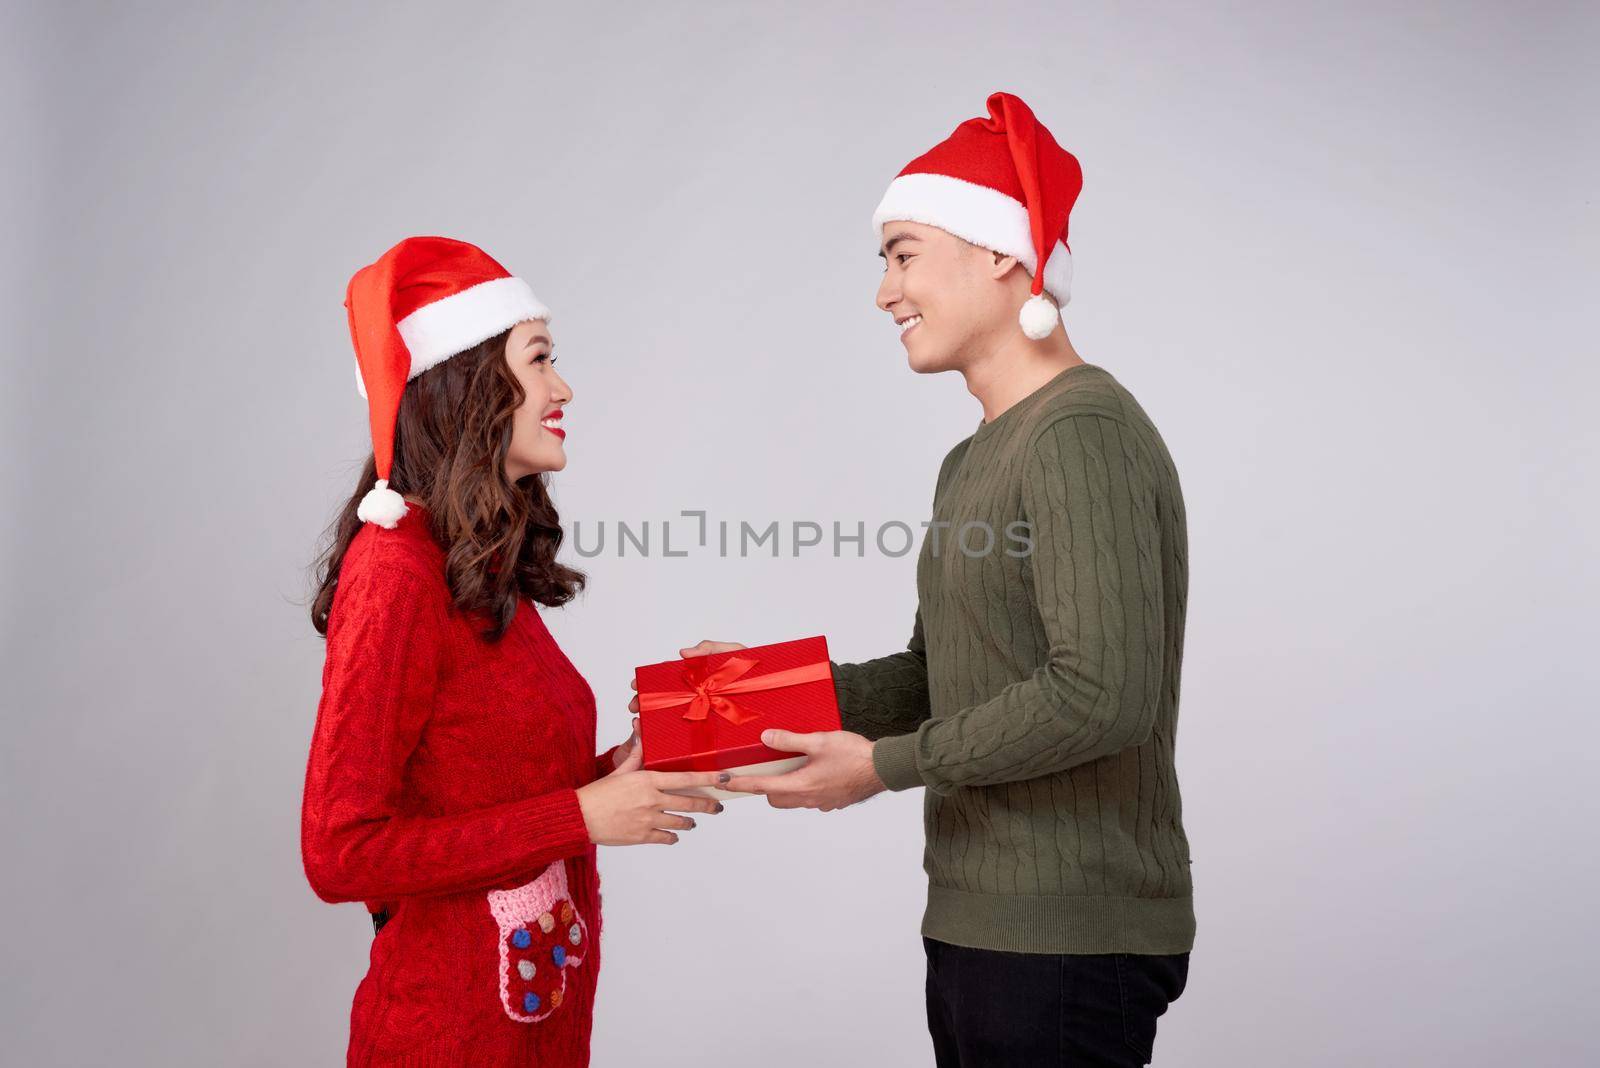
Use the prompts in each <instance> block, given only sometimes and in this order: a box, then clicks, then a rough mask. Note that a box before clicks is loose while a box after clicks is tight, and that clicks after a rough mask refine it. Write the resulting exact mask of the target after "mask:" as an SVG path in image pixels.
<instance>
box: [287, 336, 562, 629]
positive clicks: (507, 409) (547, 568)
mask: <svg viewBox="0 0 1600 1068" xmlns="http://www.w3.org/2000/svg"><path fill="white" fill-rule="evenodd" d="M505 347H506V334H505V333H501V334H499V335H497V336H495V337H492V338H490V339H489V340H487V341H485V342H483V343H482V344H480V345H476V346H474V347H473V348H470V349H468V350H467V351H466V352H463V353H460V354H459V355H456V356H452V357H451V358H450V359H448V360H445V361H444V362H443V363H440V364H438V365H436V366H434V367H432V368H429V369H428V370H427V371H424V372H423V373H422V374H420V375H418V376H417V377H416V378H414V379H412V380H411V381H410V382H409V383H407V384H406V388H405V392H404V393H402V394H401V396H400V416H399V419H398V420H397V421H396V425H395V436H394V466H393V469H392V470H391V471H390V473H389V488H390V489H392V490H394V491H395V492H397V493H399V494H401V495H403V496H406V497H412V498H415V499H417V500H420V501H422V502H423V503H424V504H425V505H426V506H427V509H428V514H429V516H430V517H431V519H432V524H433V536H434V538H435V539H437V540H438V542H439V544H441V545H443V546H444V547H445V578H446V581H447V582H448V583H449V585H450V595H451V597H452V599H453V600H454V602H455V605H456V607H457V608H458V609H460V610H461V611H463V612H466V613H471V614H474V615H477V616H480V617H482V618H483V619H484V620H486V621H487V625H486V626H485V628H484V630H483V632H482V633H483V636H484V637H485V638H487V639H488V640H489V641H498V640H499V639H500V637H501V636H502V635H503V634H504V633H505V631H506V628H507V627H508V626H510V625H511V620H512V617H513V616H515V615H516V612H517V601H518V599H519V598H521V597H530V598H532V599H533V600H534V601H536V602H538V603H539V604H542V605H548V606H551V607H555V606H557V605H563V604H566V603H567V602H568V601H570V600H572V598H573V597H574V596H576V594H577V592H578V591H579V590H581V589H582V588H583V584H584V576H583V573H582V572H580V571H576V570H574V569H573V568H570V567H567V566H565V565H564V564H558V563H556V551H557V550H558V549H560V547H561V539H562V532H561V523H560V517H559V516H558V515H557V514H556V509H555V505H554V504H553V503H551V500H550V494H549V491H548V489H547V488H546V485H545V481H546V476H545V475H542V474H539V475H528V476H527V477H525V478H522V479H519V480H518V481H517V482H515V483H513V482H511V481H510V480H509V479H507V478H506V474H505V460H506V451H507V449H509V448H510V447H511V425H512V415H513V413H515V412H516V410H517V409H518V408H519V407H521V406H522V402H523V399H524V397H525V396H526V394H524V393H523V390H522V384H521V383H520V382H518V381H517V379H516V376H515V375H514V374H512V372H511V368H510V367H508V366H506V360H505ZM376 478H377V470H376V467H375V465H374V463H373V459H372V457H371V456H370V455H369V456H368V457H367V462H366V464H365V465H364V466H363V468H362V470H361V477H360V479H359V480H358V481H357V482H356V490H355V493H354V494H352V495H351V497H350V499H349V501H347V502H346V503H345V506H344V508H343V510H341V511H340V513H339V518H338V519H336V520H335V521H334V523H333V524H332V525H331V526H330V527H329V528H328V530H327V533H326V535H325V538H326V547H325V548H324V549H323V551H322V552H321V554H320V555H319V556H318V557H317V560H316V563H315V564H314V565H313V568H314V575H315V584H316V596H315V598H314V599H313V600H312V603H311V625H312V626H313V627H315V628H316V629H317V633H318V634H322V635H326V634H327V633H328V613H329V611H330V610H331V609H332V608H333V594H334V591H335V590H336V589H337V588H338V585H339V567H340V565H341V564H342V563H344V554H345V552H346V551H348V550H349V548H350V542H351V541H352V540H353V539H354V538H355V536H356V533H357V532H358V531H360V529H361V527H362V521H361V519H360V517H359V516H357V515H356V508H357V506H358V505H360V503H361V498H362V497H363V496H364V495H365V494H366V492H367V490H369V489H371V488H372V484H373V481H374V480H375V479H376ZM506 560H510V561H512V564H511V566H510V567H505V566H502V562H503V561H506Z"/></svg>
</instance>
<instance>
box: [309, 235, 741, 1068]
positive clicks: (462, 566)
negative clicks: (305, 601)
mask: <svg viewBox="0 0 1600 1068" xmlns="http://www.w3.org/2000/svg"><path fill="white" fill-rule="evenodd" d="M346 306H347V308H348V310H349V316H350V330H351V337H352V340H353V341H354V343H355V349H356V362H357V366H358V384H359V385H360V387H361V390H362V393H363V395H364V396H366V397H367V400H368V405H369V409H370V415H371V429H372V444H373V455H372V458H371V459H370V460H369V461H368V462H367V465H366V470H365V471H364V473H363V475H362V479H361V485H360V487H359V488H358V490H357V493H356V495H355V496H354V497H352V499H351V500H350V501H349V503H347V504H346V505H345V508H344V511H343V513H342V514H341V516H340V517H339V519H338V521H337V523H336V525H335V526H334V528H333V537H332V541H331V544H330V545H329V547H328V549H327V551H326V552H325V553H324V555H323V556H322V558H321V561H320V564H319V571H318V580H319V589H318V592H317V595H316V600H315V603H314V605H313V607H312V623H313V625H314V626H315V627H316V628H317V630H318V631H319V632H321V633H323V634H325V635H326V637H327V660H326V664H325V667H324V669H323V693H322V700H321V704H320V706H319V707H318V710H317V725H316V732H315V736H314V737H313V739H312V743H311V756H310V761H309V764H308V768H307V772H306V784H305V799H304V807H303V812H302V818H301V843H302V853H303V857H304V861H305V869H306V875H307V877H308V879H309V880H310V882H311V886H312V888H313V889H314V890H315V891H316V892H317V894H318V896H320V897H321V898H323V899H324V900H326V901H365V902H367V905H368V908H369V909H370V910H371V911H372V912H373V913H374V923H375V926H376V927H377V928H378V933H377V937H376V939H375V940H374V942H373V946H372V956H371V965H370V968H369V969H368V972H367V975H366V978H365V979H363V980H362V982H361V985H360V986H359V987H358V988H357V990H356V995H355V1002H354V1005H353V1007H352V1010H351V1019H350V1024H351V1026H350V1045H349V1050H348V1061H349V1063H350V1064H352V1065H357V1064H359V1065H373V1064H405V1065H458V1064H468V1063H470V1064H472V1065H513V1064H515V1065H532V1064H538V1065H541V1066H558V1065H559V1066H566V1065H587V1064H588V1063H589V1033H590V1024H591V1019H592V1010H593V1005H594V990H595V978H596V974H597V972H598V971H599V965H600V956H599V938H600V887H599V877H598V875H597V873H596V870H595V846H596V845H639V844H643V843H666V844H670V843H672V842H675V841H676V840H677V835H676V834H675V833H674V832H675V831H679V830H685V829H688V828H691V827H693V826H694V821H693V820H692V819H690V818H688V817H686V816H683V815H679V814H678V813H679V812H718V811H721V809H722V806H721V805H720V804H718V803H717V802H715V801H712V800H709V799H706V798H699V797H684V796H676V795H668V794H667V793H665V792H664V791H665V790H668V789H681V788H684V787H689V786H702V785H711V784H713V783H715V782H717V781H726V778H727V777H726V776H725V775H722V776H719V775H718V774H717V773H715V772H691V773H679V774H666V773H656V772H647V771H643V770H640V753H639V746H638V745H637V721H635V728H636V729H635V732H634V734H633V735H632V736H631V737H630V738H629V739H628V741H626V742H624V743H623V744H622V745H619V746H617V747H615V748H613V749H611V750H608V751H607V752H605V753H603V754H601V755H600V756H599V757H596V756H595V755H594V750H595V706H594V697H593V694H592V693H591V692H590V689H589V686H588V685H587V683H585V682H584V680H583V677H582V676H581V675H579V674H578V673H577V671H576V670H574V668H573V666H572V664H571V663H570V662H568V660H567V658H566V657H565V656H564V655H563V654H562V652H561V650H560V649H559V648H558V647H557V645H556V643H555V641H554V639H553V638H552V637H551V636H550V633H549V632H548V631H547V630H546V629H545V626H544V623H543V621H542V620H541V619H540V616H539V612H538V610H537V608H536V607H535V603H537V604H540V605H544V606H547V607H553V606H556V605H561V604H565V603H566V602H567V601H569V600H570V599H571V598H572V597H573V595H574V594H575V593H576V592H577V591H578V590H579V589H580V588H581V587H582V585H583V581H584V578H583V576H582V575H581V574H579V573H578V572H576V571H574V570H572V569H571V568H568V567H565V566H563V565H562V564H559V563H557V562H556V559H555V556H556V550H557V548H558V547H559V546H560V544H561V528H560V526H559V525H558V519H557V516H556V511H555V508H554V507H553V505H552V504H551V501H550V498H549V495H548V494H547V493H546V490H545V484H544V481H545V472H550V471H559V470H562V469H563V468H565V467H566V462H567V461H566V453H565V447H564V445H563V439H564V438H565V436H566V435H565V433H564V432H563V431H562V429H561V418H562V410H563V408H564V406H565V405H566V404H567V403H568V402H569V401H571V399H572V391H571V390H570V389H569V388H568V387H567V384H566V383H565V382H564V381H563V380H562V379H561V376H560V375H558V374H556V371H555V367H554V363H555V356H554V355H553V353H552V351H551V350H552V349H553V347H554V345H553V342H552V340H551V337H550V331H549V325H548V320H549V312H548V311H547V310H546V309H545V308H544V307H543V305H541V304H540V303H539V302H538V300H537V299H535V298H534V296H533V293H532V291H531V290H530V289H529V288H528V286H527V284H526V283H524V282H523V281H521V280H520V279H517V278H514V277H511V276H510V275H509V274H508V273H507V271H506V270H505V269H504V268H503V267H501V266H500V265H499V264H498V263H496V262H495V261H494V260H493V259H491V258H490V257H489V256H488V255H486V254H485V253H484V252H482V251H481V250H480V249H477V248H475V247H474V246H472V245H468V244H465V243H463V242H459V241H452V240H449V239H446V238H436V237H425V238H408V239H406V240H405V241H402V242H400V244H398V245H396V246H395V247H394V248H392V249H390V250H389V251H388V252H387V253H385V254H384V256H383V257H382V258H381V259H379V260H378V261H377V262H376V263H374V264H372V265H371V266H369V267H365V268H363V269H362V270H360V271H358V272H357V273H356V275H355V277H354V278H352V279H351V282H350V288H349V292H348V295H347V299H346ZM375 479H376V485H373V482H374V480H375ZM369 486H370V487H371V489H370V490H368V491H367V492H365V493H363V492H362V491H363V490H367V488H368V487H369ZM669 809H670V810H676V811H669Z"/></svg>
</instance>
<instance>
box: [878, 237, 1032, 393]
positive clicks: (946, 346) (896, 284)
mask: <svg viewBox="0 0 1600 1068" xmlns="http://www.w3.org/2000/svg"><path fill="white" fill-rule="evenodd" d="M878 255H879V256H881V257H883V260H884V271H883V281H882V282H881V283H879V285H878V296H877V305H878V307H879V308H880V309H882V310H883V311H885V312H888V313H889V314H890V315H891V316H893V317H894V321H895V324H896V325H897V326H898V327H899V328H900V340H901V343H902V344H903V345H905V347H906V359H907V361H908V362H909V363H910V365H911V369H912V370H913V371H916V372H917V373H919V374H932V373H934V372H937V371H951V370H959V369H960V368H961V366H962V364H963V360H964V358H965V357H967V356H968V355H969V354H971V353H973V352H976V351H978V350H979V349H980V348H981V342H982V340H983V338H984V336H985V335H987V334H990V333H992V332H995V331H996V330H997V329H1008V328H1009V327H1011V326H1013V325H1014V324H1015V312H1014V310H1012V309H1011V306H1010V301H1011V296H1010V291H1011V287H1010V286H1008V285H1006V284H1005V283H1004V281H1003V279H1004V278H1005V277H1006V275H1007V274H1009V272H1010V267H1011V266H1014V265H1015V264H1016V261H1015V260H1014V259H1011V258H1010V257H1001V256H997V255H996V254H995V253H993V252H990V251H989V250H988V249H985V248H980V247H979V246H977V245H974V244H970V243H969V242H966V241H963V240H962V239H961V238H959V237H956V236H955V235H953V234H951V233H949V232H947V231H945V230H941V229H939V228H938V227H936V226H927V225H925V224H923V223H914V222H889V223H885V224H884V227H883V244H882V245H881V246H880V248H879V250H878ZM997 336H1000V335H997Z"/></svg>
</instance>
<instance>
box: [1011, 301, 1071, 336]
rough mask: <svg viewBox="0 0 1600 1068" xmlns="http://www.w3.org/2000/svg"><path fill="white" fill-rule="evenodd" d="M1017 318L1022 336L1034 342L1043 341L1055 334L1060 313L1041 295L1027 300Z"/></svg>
mask: <svg viewBox="0 0 1600 1068" xmlns="http://www.w3.org/2000/svg"><path fill="white" fill-rule="evenodd" d="M1017 318H1018V319H1019V320H1021V322H1022V332H1023V333H1024V334H1027V335H1028V336H1029V337H1031V338H1033V340H1035V341H1043V340H1044V339H1045V338H1047V337H1049V336H1050V335H1051V334H1053V333H1055V329H1056V323H1058V322H1060V321H1061V312H1060V311H1058V310H1057V309H1056V306H1055V305H1054V304H1052V303H1050V298H1049V297H1047V296H1045V295H1044V294H1042V293H1041V294H1040V295H1039V296H1037V297H1029V298H1028V302H1027V303H1026V304H1024V305H1023V306H1022V312H1021V313H1020V314H1019V315H1018V316H1017Z"/></svg>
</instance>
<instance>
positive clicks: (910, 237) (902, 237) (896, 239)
mask: <svg viewBox="0 0 1600 1068" xmlns="http://www.w3.org/2000/svg"><path fill="white" fill-rule="evenodd" d="M916 239H917V235H916V234H895V235H894V236H893V237H891V238H890V239H889V243H888V244H886V245H884V246H883V248H882V249H880V250H879V252H878V258H879V259H880V260H886V259H888V258H889V253H891V252H893V251H894V247H895V246H896V245H898V244H899V243H900V242H902V241H915V240H916Z"/></svg>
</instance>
